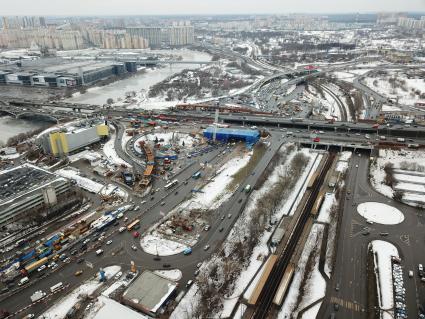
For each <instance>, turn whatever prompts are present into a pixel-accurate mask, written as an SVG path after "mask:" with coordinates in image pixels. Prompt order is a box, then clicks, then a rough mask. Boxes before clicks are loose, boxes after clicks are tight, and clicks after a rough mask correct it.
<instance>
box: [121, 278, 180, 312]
mask: <svg viewBox="0 0 425 319" xmlns="http://www.w3.org/2000/svg"><path fill="white" fill-rule="evenodd" d="M177 285H178V284H177V283H175V282H174V281H171V280H169V279H166V278H164V277H161V276H159V275H157V274H155V273H153V272H151V271H149V270H145V271H144V272H142V274H141V275H140V276H139V277H138V278H137V279H136V280H134V281H133V282H132V283H131V285H130V286H129V287H128V289H127V290H126V291H124V293H123V295H122V297H121V302H122V303H124V304H126V305H128V306H130V307H132V308H134V309H137V310H139V311H142V312H144V313H146V314H148V315H151V316H157V315H158V313H159V310H160V309H161V307H162V306H163V305H164V304H165V303H166V302H167V301H168V300H169V299H170V298H172V297H173V296H174V294H175V293H176V291H177Z"/></svg>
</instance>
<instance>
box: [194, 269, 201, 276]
mask: <svg viewBox="0 0 425 319" xmlns="http://www.w3.org/2000/svg"><path fill="white" fill-rule="evenodd" d="M199 272H200V270H199V269H196V270H195V272H194V273H193V275H194V276H195V277H196V276H198V275H199Z"/></svg>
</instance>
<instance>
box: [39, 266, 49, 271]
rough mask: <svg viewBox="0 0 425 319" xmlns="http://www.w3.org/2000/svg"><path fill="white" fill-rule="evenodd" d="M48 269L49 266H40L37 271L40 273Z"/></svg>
mask: <svg viewBox="0 0 425 319" xmlns="http://www.w3.org/2000/svg"><path fill="white" fill-rule="evenodd" d="M46 268H47V266H46V265H42V266H40V267H39V268H38V269H37V271H38V272H40V271H43V270H44V269H46Z"/></svg>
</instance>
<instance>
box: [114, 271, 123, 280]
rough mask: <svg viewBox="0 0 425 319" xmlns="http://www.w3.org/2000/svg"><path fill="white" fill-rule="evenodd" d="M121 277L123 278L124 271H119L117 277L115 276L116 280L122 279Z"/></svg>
mask: <svg viewBox="0 0 425 319" xmlns="http://www.w3.org/2000/svg"><path fill="white" fill-rule="evenodd" d="M121 276H122V271H119V272H117V273H116V275H115V276H114V278H115V279H116V280H118V279H120V277H121Z"/></svg>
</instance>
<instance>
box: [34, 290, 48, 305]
mask: <svg viewBox="0 0 425 319" xmlns="http://www.w3.org/2000/svg"><path fill="white" fill-rule="evenodd" d="M45 296H46V293H45V292H42V291H41V290H38V291H36V292H34V293H33V294H32V296H31V297H30V298H31V301H32V302H36V301H38V300H40V299H41V298H44V297H45Z"/></svg>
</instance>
